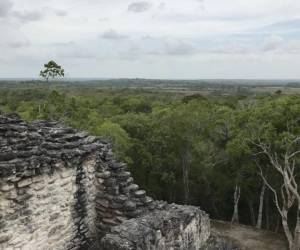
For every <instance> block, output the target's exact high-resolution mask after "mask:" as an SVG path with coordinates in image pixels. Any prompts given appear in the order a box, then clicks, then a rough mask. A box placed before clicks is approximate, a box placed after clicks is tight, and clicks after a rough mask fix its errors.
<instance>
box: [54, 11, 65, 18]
mask: <svg viewBox="0 0 300 250" xmlns="http://www.w3.org/2000/svg"><path fill="white" fill-rule="evenodd" d="M55 14H56V15H57V16H60V17H64V16H66V15H68V12H67V11H65V10H55Z"/></svg>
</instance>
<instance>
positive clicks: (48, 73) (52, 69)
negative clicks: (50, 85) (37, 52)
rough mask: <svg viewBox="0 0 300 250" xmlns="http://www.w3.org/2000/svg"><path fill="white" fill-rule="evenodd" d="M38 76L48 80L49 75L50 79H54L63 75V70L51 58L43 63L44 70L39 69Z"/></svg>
mask: <svg viewBox="0 0 300 250" xmlns="http://www.w3.org/2000/svg"><path fill="white" fill-rule="evenodd" d="M40 76H41V77H43V78H45V79H46V81H47V82H48V81H49V78H50V77H51V78H52V79H54V78H55V77H64V76H65V70H64V69H63V68H62V67H61V66H60V65H58V64H57V63H56V62H54V61H53V60H51V61H49V62H48V63H46V64H44V70H41V71H40Z"/></svg>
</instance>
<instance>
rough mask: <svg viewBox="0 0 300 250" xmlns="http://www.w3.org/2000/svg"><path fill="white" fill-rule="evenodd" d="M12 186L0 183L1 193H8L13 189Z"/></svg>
mask: <svg viewBox="0 0 300 250" xmlns="http://www.w3.org/2000/svg"><path fill="white" fill-rule="evenodd" d="M14 187H15V186H14V184H12V183H2V182H1V183H0V190H1V191H3V192H8V191H10V190H12V189H14Z"/></svg>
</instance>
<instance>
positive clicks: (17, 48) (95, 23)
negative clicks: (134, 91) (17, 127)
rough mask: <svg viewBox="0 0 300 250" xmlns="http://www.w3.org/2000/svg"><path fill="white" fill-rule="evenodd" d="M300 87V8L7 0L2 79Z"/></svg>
mask: <svg viewBox="0 0 300 250" xmlns="http://www.w3.org/2000/svg"><path fill="white" fill-rule="evenodd" d="M49 60H54V61H56V62H57V63H58V64H60V65H62V66H63V67H64V68H65V72H66V77H72V78H73V77H88V78H97V77H101V78H161V79H165V78H166V79H209V78H210V79H287V78H289V79H300V1H299V0H145V1H144V0H141V1H140V0H47V1H45V0H0V78H7V77H12V78H17V77H32V78H33V77H38V74H39V71H40V70H41V68H42V66H43V64H44V63H46V62H48V61H49Z"/></svg>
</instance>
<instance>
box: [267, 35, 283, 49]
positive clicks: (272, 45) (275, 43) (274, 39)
mask: <svg viewBox="0 0 300 250" xmlns="http://www.w3.org/2000/svg"><path fill="white" fill-rule="evenodd" d="M283 43H284V39H283V38H282V37H281V36H278V35H271V36H269V37H267V38H266V39H265V41H264V44H263V51H274V50H278V49H280V48H282V45H283Z"/></svg>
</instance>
